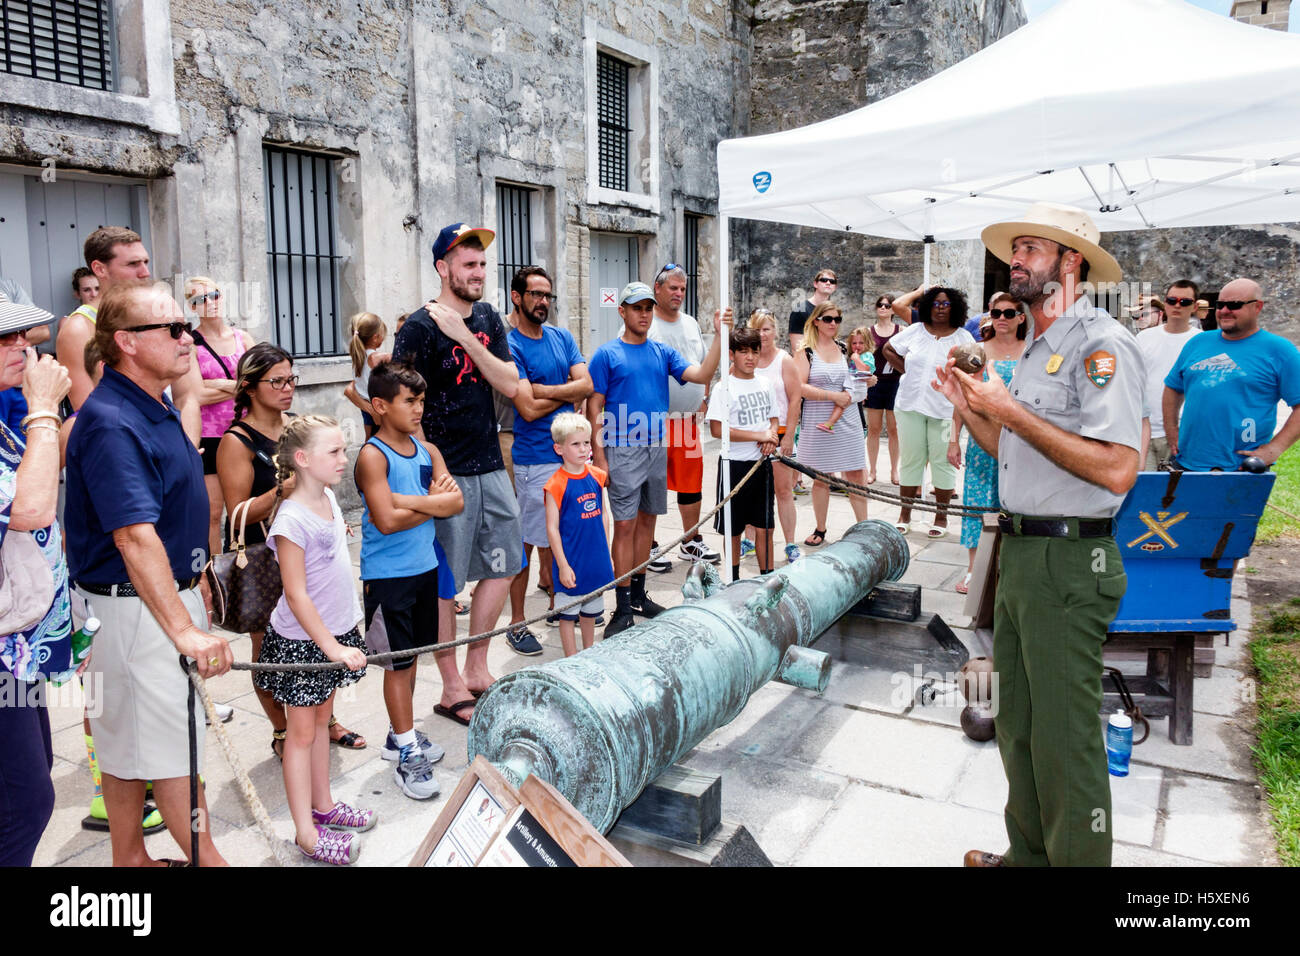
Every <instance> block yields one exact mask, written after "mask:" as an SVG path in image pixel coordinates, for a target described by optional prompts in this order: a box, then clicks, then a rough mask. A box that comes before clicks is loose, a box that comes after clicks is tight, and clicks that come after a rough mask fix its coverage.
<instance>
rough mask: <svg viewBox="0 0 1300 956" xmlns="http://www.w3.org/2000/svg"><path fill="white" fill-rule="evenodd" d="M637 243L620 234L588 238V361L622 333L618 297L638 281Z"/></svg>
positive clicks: (601, 234)
mask: <svg viewBox="0 0 1300 956" xmlns="http://www.w3.org/2000/svg"><path fill="white" fill-rule="evenodd" d="M638 272H639V270H638V268H637V243H636V238H635V237H633V236H627V235H621V234H619V233H609V232H593V233H592V234H591V301H590V303H589V307H590V311H589V312H588V313H587V315H588V320H587V357H588V358H590V357H591V353H592V352H594V351H595V350H596V349H597V348H599V347H600V346H601V345H604V344H605V343H606V342H608V341H609V340H610V339H613V338H617V337H618V336H619V335H620V334H622V332H623V320H622V319H621V318H619V315H618V294H619V292H621V291H622V290H623V286H625V285H627V284H628V283H629V282H631V281H633V280H634V279H636V278H637V275H638Z"/></svg>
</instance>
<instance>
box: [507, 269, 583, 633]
mask: <svg viewBox="0 0 1300 956" xmlns="http://www.w3.org/2000/svg"><path fill="white" fill-rule="evenodd" d="M554 298H555V296H554V293H553V292H552V291H551V277H550V276H549V275H548V274H547V272H546V270H545V269H543V268H542V267H541V266H525V267H524V268H522V269H520V270H519V271H518V272H516V273H515V274H514V277H513V278H512V279H511V280H510V304H511V305H512V306H513V307H514V308H513V311H512V312H511V313H510V318H509V320H508V321H509V323H510V325H511V329H510V331H509V332H508V333H507V334H506V340H507V342H508V343H509V345H510V356H511V358H513V359H514V361H515V367H516V368H517V369H519V390H518V391H517V392H515V397H514V423H513V427H514V444H513V445H512V446H511V449H510V454H511V457H512V458H513V459H514V472H515V473H514V480H515V495H516V497H518V499H519V520H520V522H521V523H522V525H523V529H524V556H525V557H526V558H527V557H528V556H529V555H530V554H531V553H532V549H533V548H534V547H536V548H537V584H538V587H540V588H541V589H542V590H543V591H548V592H550V594H551V602H552V603H551V606H552V607H554V606H555V603H554V602H555V582H554V581H552V580H551V546H550V542H549V541H548V539H547V537H546V495H545V488H546V482H547V481H549V480H550V478H551V476H552V475H554V474H555V470H556V469H557V468H559V467H560V456H559V455H557V454H556V453H555V441H554V439H552V438H551V422H552V421H554V420H555V416H556V415H558V414H560V413H561V412H571V411H573V406H574V405H575V404H576V403H578V402H581V401H583V400H584V399H586V397H587V396H588V395H590V394H591V376H590V375H589V374H587V360H586V359H584V358H583V357H582V351H581V350H580V349H579V348H578V343H577V342H576V341H574V338H573V333H571V332H570V331H569V330H568V329H566V328H563V327H561V326H558V325H552V324H551V323H549V322H548V321H547V319H549V318H550V316H551V305H552V303H553V301H554ZM529 571H530V569H529V567H528V566H527V565H525V566H524V568H523V570H522V571H520V572H519V574H518V575H517V576H516V577H515V579H514V581H512V582H511V584H510V624H511V626H512V628H514V629H513V630H511V631H509V632H507V634H506V641H507V642H508V643H509V644H510V646H511V647H512V648H513V649H514V651H515V653H517V654H523V655H524V656H526V657H535V656H537V655H538V654H540V653H542V645H541V643H540V642H539V641H538V640H537V637H536V635H534V634H533V632H532V631H530V630H529V629H528V628H526V627H514V626H515V625H518V624H519V623H520V622H521V621H523V619H524V597H525V596H526V595H527V593H528V576H529Z"/></svg>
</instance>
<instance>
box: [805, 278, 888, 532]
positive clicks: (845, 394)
mask: <svg viewBox="0 0 1300 956" xmlns="http://www.w3.org/2000/svg"><path fill="white" fill-rule="evenodd" d="M843 321H844V316H843V313H842V312H840V309H839V306H837V305H833V304H831V303H830V302H824V303H822V304H821V305H819V306H817V307H816V308H815V309H813V312H812V315H810V316H809V317H808V322H807V324H806V325H805V326H804V337H803V348H801V349H799V350H798V351H796V352H795V354H794V356H793V357H794V362H795V367H796V369H797V371H798V373H799V381H800V382H801V383H802V385H801V389H800V392H801V394H802V396H803V407H802V409H801V410H800V419H799V421H800V428H799V448H798V451H797V453H796V457H797V458H798V460H799V461H800V462H801V463H802V464H805V465H807V466H808V467H810V468H816V469H817V470H818V471H824V472H840V473H842V475H843V477H844V478H845V479H846V480H847V481H853V482H857V483H858V484H865V483H866V480H865V479H866V463H867V449H866V444H865V442H864V440H863V435H862V424H861V422H860V421H859V420H858V417H857V416H856V415H844V416H842V417H841V418H840V420H839V421H837V422H836V423H835V428H834V430H833V431H831V432H824V431H822V430H821V429H820V428H817V427H816V426H817V423H819V422H824V421H826V419H827V418H829V417H830V413H831V409H832V408H834V407H835V406H836V405H838V406H840V407H841V408H847V407H848V406H849V405H850V404H851V403H852V402H853V401H854V399H855V396H854V395H853V394H852V393H851V392H849V391H846V389H847V388H849V386H850V384H851V379H850V376H849V365H848V361H847V359H846V357H845V348H844V345H843V343H841V342H840V341H838V338H839V332H840V325H841V323H842V322H843ZM875 381H876V380H875V377H874V376H873V377H872V378H870V379H868V380H867V385H868V386H870V385H874V384H875ZM857 397H859V398H860V397H862V396H857ZM812 500H813V515H814V517H816V519H817V525H816V527H815V528H814V529H813V533H812V534H810V535H809V536H808V537H807V538H805V539H804V544H806V545H807V546H808V547H810V548H815V547H817V546H818V545H820V544H822V543H824V542H825V541H826V512H827V508H828V506H829V504H830V485H828V484H827V483H826V482H824V481H814V482H813V489H812ZM849 504H850V505H852V507H853V514H854V515H855V516H856V517H857V520H859V521H862V520H863V519H864V518H866V516H867V499H866V498H863V497H861V496H860V495H849Z"/></svg>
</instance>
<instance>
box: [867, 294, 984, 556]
mask: <svg viewBox="0 0 1300 956" xmlns="http://www.w3.org/2000/svg"><path fill="white" fill-rule="evenodd" d="M918 291H919V290H918ZM916 295H917V293H911V294H909V295H907V296H903V297H902V298H900V299H898V300H897V301H895V302H894V308H895V310H897V309H898V308H899V307H900V306H903V305H910V304H911V303H910V301H909V300H910V299H912V298H915V297H916ZM966 319H967V315H966V298H965V297H964V296H963V295H962V294H961V293H960V292H958V291H957V290H956V289H949V288H944V287H942V286H934V287H932V288H930V289H928V290H927V291H926V292H924V293H923V294H921V295H920V300H919V301H918V302H917V304H916V322H915V323H914V324H913V325H910V326H908V327H907V328H906V329H904V330H903V331H902V332H900V333H899V334H898V335H895V336H894V337H893V338H892V339H890V340H889V342H888V344H886V345H885V349H884V352H885V358H886V359H887V360H888V362H889V364H891V365H893V366H894V368H896V369H898V370H899V371H900V372H902V373H903V377H902V379H900V381H899V383H898V396H897V397H896V398H895V400H894V418H895V419H896V420H897V422H898V439H899V443H900V444H901V446H902V447H901V449H900V457H901V459H902V460H901V462H900V463H899V469H898V471H899V477H900V478H901V479H902V484H901V486H900V488H899V493H900V494H901V495H902V496H903V499H904V506H903V508H902V511H901V512H900V514H899V516H898V524H897V525H896V527H897V528H898V530H899V531H900V532H902V533H903V534H906V533H907V532H908V531H909V530H911V522H912V509H911V508H910V507H909V506H908V505H907V502H908V500H910V499H915V498H917V497H918V496H919V495H920V493H921V485H922V483H923V482H924V481H925V466H926V465H927V464H928V465H929V466H930V478H931V480H932V481H933V482H934V498H935V502H936V504H938V506H939V511H938V514H936V515H935V516H934V521H933V523H932V524H931V525H930V528H929V530H928V531H927V534H928V535H929V536H930V537H931V538H942V537H943V536H944V535H945V534H947V533H948V512H947V506H948V502H950V501H951V500H952V492H953V488H955V487H956V485H957V469H956V468H954V467H953V466H952V465H951V464H950V463H949V461H948V439H949V438H950V437H951V436H952V403H951V402H949V401H948V399H946V398H944V397H943V393H941V392H938V391H936V390H935V389H933V388H931V387H930V383H931V382H932V381H933V380H934V372H935V369H936V368H937V367H938V366H940V365H942V364H943V363H944V362H946V361H947V360H948V353H949V352H950V351H952V349H953V348H955V347H956V346H959V345H969V344H971V343H972V342H974V341H975V340H974V339H973V338H971V335H970V333H969V332H967V331H966V330H965V329H963V328H962V326H963V325H965V324H966Z"/></svg>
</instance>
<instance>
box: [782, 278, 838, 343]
mask: <svg viewBox="0 0 1300 956" xmlns="http://www.w3.org/2000/svg"><path fill="white" fill-rule="evenodd" d="M839 282H840V280H839V278H838V277H837V276H836V275H835V273H834V272H833V271H832V270H830V269H818V270H817V275H816V276H814V277H813V293H812V297H811V298H809V299H808V300H807V301H805V302H804V304H803V308H800V309H795V310H793V311H792V312H791V313H790V330H789V331H790V354H791V355H794V354H795V353H796V352H798V351H799V350H800V349H801V348H803V329H804V326H805V325H807V324H808V316H810V315H812V314H813V309H815V308H817V306H819V305H821V304H822V303H823V302H829V301H830V298H831V296H832V295H834V294H835V289H836V287H837V286H838V285H839Z"/></svg>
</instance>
